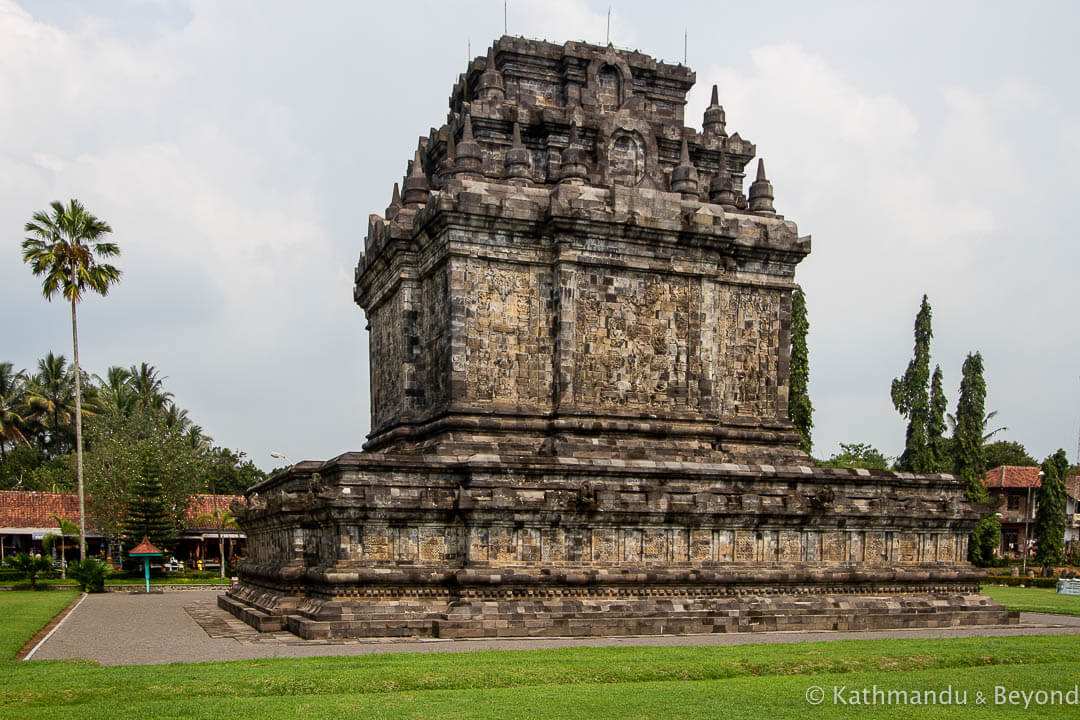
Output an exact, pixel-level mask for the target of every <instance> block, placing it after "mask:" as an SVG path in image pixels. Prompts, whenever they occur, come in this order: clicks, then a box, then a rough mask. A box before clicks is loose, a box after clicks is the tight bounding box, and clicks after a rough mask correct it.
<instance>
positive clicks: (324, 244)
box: [0, 0, 1080, 469]
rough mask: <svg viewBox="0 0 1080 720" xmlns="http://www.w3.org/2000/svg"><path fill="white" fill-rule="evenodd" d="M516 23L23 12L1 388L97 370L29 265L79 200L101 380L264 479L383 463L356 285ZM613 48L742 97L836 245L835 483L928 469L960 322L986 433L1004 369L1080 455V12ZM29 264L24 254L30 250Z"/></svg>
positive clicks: (1027, 417) (812, 289)
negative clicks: (373, 239) (130, 383)
mask: <svg viewBox="0 0 1080 720" xmlns="http://www.w3.org/2000/svg"><path fill="white" fill-rule="evenodd" d="M503 5H504V4H503V2H501V1H498V0H496V1H491V0H484V1H482V2H458V3H445V2H409V3H384V2H381V3H371V4H368V3H363V2H345V1H340V2H324V1H312V2H304V3H296V2H287V1H281V2H277V1H274V0H260V1H259V2H254V0H252V1H250V2H243V1H240V0H237V1H235V2H233V1H229V2H221V1H217V0H187V1H183V2H179V1H178V2H172V1H170V0H159V1H154V0H127V1H125V0H108V1H106V0H97V1H94V0H81V1H80V0H40V1H39V2H29V1H23V2H13V1H12V0H0V361H10V362H12V363H14V364H15V366H16V368H27V369H31V370H32V369H33V368H34V366H35V365H36V363H37V359H38V358H40V357H42V356H43V355H45V353H47V352H48V351H50V350H52V351H55V352H57V353H63V354H65V355H66V356H68V357H69V358H70V355H71V327H70V313H69V311H68V310H67V309H66V307H65V306H64V305H63V304H62V303H60V302H53V303H48V302H46V301H45V300H44V299H43V298H42V297H41V286H40V281H39V279H38V278H35V277H33V276H32V275H31V273H30V270H29V268H28V267H27V266H25V265H24V264H23V263H22V261H21V254H20V247H19V245H20V242H21V241H22V239H23V237H24V233H23V232H22V230H23V225H24V224H25V223H26V222H27V221H28V220H29V219H30V217H31V215H32V214H33V213H34V212H35V211H37V210H41V209H44V208H46V207H47V206H48V204H49V203H50V202H51V201H53V200H63V201H66V200H67V199H69V198H72V197H75V198H78V199H80V200H81V201H82V202H83V203H84V204H85V205H86V206H87V208H88V209H89V210H90V211H91V212H92V213H94V214H95V215H97V216H98V217H99V218H102V219H104V220H106V221H107V222H108V223H109V224H110V225H111V226H112V228H113V231H114V232H113V239H114V240H115V241H116V242H117V243H118V244H119V246H120V248H121V250H122V253H123V254H122V256H121V257H120V258H119V259H118V261H117V264H118V265H119V266H120V267H121V269H122V270H123V272H124V276H123V279H122V281H121V283H120V284H119V285H118V286H116V287H115V288H114V289H113V291H112V292H111V293H110V294H109V296H108V297H106V298H99V297H91V298H89V299H87V300H86V301H85V302H83V304H82V305H81V306H80V309H79V322H80V354H81V360H82V363H83V365H84V367H86V368H87V369H88V370H90V371H92V372H97V373H101V374H103V373H104V371H105V369H106V368H107V367H108V366H110V365H123V366H128V365H132V364H137V363H141V362H148V363H150V364H152V365H154V366H156V367H157V368H158V369H159V370H160V372H161V373H162V375H164V376H166V378H167V380H166V381H165V384H166V388H167V389H168V390H170V391H172V392H173V393H174V394H175V395H176V398H177V401H178V404H180V405H181V406H182V407H185V408H187V409H188V411H189V413H190V416H191V417H192V418H193V419H194V420H195V421H196V422H197V423H198V424H199V425H201V426H202V427H203V428H204V431H205V432H206V433H208V434H209V435H211V436H212V437H213V438H214V440H215V442H216V443H217V444H221V445H225V446H228V447H232V448H237V449H240V450H242V451H244V452H246V453H248V455H249V456H250V457H251V458H252V459H253V460H254V461H255V463H256V464H258V465H260V466H262V467H263V468H266V469H269V468H271V467H275V466H277V465H279V464H280V462H279V461H278V460H274V459H272V458H271V457H270V452H271V451H277V452H280V453H283V454H285V455H286V456H287V457H288V458H289V459H290V460H292V461H299V460H301V459H325V458H329V457H333V456H335V455H337V454H339V453H342V452H346V451H349V450H356V449H359V448H360V446H361V445H362V443H363V442H364V439H365V436H366V434H367V432H368V431H369V400H368V399H369V391H368V349H367V337H366V332H365V330H364V326H365V318H364V314H363V312H362V311H361V310H360V309H359V308H358V307H357V306H356V305H354V304H353V301H352V271H353V267H354V266H355V265H356V261H357V258H358V256H359V253H360V251H361V248H362V244H363V236H364V234H365V232H366V229H367V216H368V214H369V213H373V212H374V213H380V214H381V213H382V212H383V209H384V208H385V207H386V205H387V204H388V202H389V199H390V191H391V187H392V185H393V183H394V182H395V181H397V180H400V179H401V176H402V175H403V174H404V171H405V165H406V162H407V161H408V159H410V158H411V157H412V152H413V150H414V149H415V147H416V142H417V138H418V137H419V136H421V135H427V133H428V129H429V128H430V127H433V126H434V127H437V126H439V125H441V124H442V123H443V122H444V121H445V118H446V113H447V107H448V106H447V98H448V96H449V94H450V89H451V87H452V85H453V83H454V81H455V79H456V78H457V75H458V74H459V73H460V72H462V71H463V70H464V68H465V64H466V61H467V59H468V57H469V52H470V50H471V54H472V56H482V55H484V54H485V52H486V48H487V47H488V46H489V45H490V44H491V42H492V41H493V40H494V39H495V38H496V37H498V36H499V35H501V34H502V32H503V22H504V13H503V10H504V8H503ZM608 7H609V5H608V3H605V2H576V1H574V0H542V1H537V2H525V1H524V0H519V1H517V2H510V3H509V7H508V13H507V16H508V17H507V26H508V29H509V32H510V34H513V35H524V36H526V37H533V38H542V39H547V40H550V41H557V42H563V41H566V40H587V41H590V42H598V43H602V42H604V40H605V33H606V32H607V12H608ZM611 8H612V12H611V42H612V43H614V44H615V45H617V46H619V47H624V48H631V49H639V50H641V51H642V52H645V53H648V54H650V55H652V56H654V57H656V58H658V59H662V60H666V61H668V62H680V61H682V60H683V53H684V32H685V33H686V37H685V49H686V61H687V63H688V64H689V65H690V66H691V67H692V68H693V69H694V70H695V71H696V72H697V85H696V86H695V88H694V89H693V90H692V91H691V94H690V96H689V100H688V105H687V110H686V122H687V124H688V125H690V126H693V127H698V128H700V124H701V117H702V111H703V110H704V108H705V106H706V105H707V103H708V99H709V90H710V88H711V86H712V84H713V83H715V84H717V85H718V87H719V96H720V102H721V104H723V105H724V107H725V109H726V111H727V120H728V131H729V132H735V131H738V132H739V133H740V135H741V136H742V137H744V138H746V139H749V140H750V141H752V142H754V143H756V145H757V148H758V153H759V156H760V157H763V158H764V159H765V161H766V166H767V169H768V174H769V179H770V180H771V181H772V183H773V185H774V188H775V192H776V207H777V210H778V211H779V212H780V213H782V214H784V215H785V216H786V217H787V218H789V219H791V220H794V221H795V222H796V223H798V226H799V231H800V234H804V235H805V234H809V235H812V236H813V251H812V253H811V255H810V256H809V257H808V258H807V259H806V260H805V261H804V262H803V263H802V264H801V265H800V266H799V268H798V271H797V281H798V282H799V283H800V284H801V285H802V287H803V288H804V290H805V292H806V295H807V302H808V306H809V314H810V322H811V328H810V336H809V345H810V361H811V369H810V372H811V381H810V394H811V400H812V401H813V404H814V407H815V415H814V422H815V434H814V442H815V445H814V454H815V455H816V456H819V457H828V456H829V455H831V454H832V453H834V452H837V451H838V450H839V443H841V442H844V443H855V442H865V443H870V444H872V445H874V446H875V447H877V448H879V449H880V450H882V451H883V452H884V453H885V454H886V455H890V456H895V455H898V454H899V453H900V452H901V451H902V449H903V441H904V424H905V422H904V420H903V418H901V417H900V416H899V415H898V414H897V413H896V411H895V410H894V409H893V406H892V404H891V401H890V399H889V386H890V382H891V380H892V379H893V378H894V377H898V376H899V375H901V374H902V373H903V372H904V369H905V367H906V365H907V363H908V360H909V359H910V357H911V354H912V345H913V334H912V333H913V324H914V318H915V313H916V312H917V310H918V306H919V302H920V300H921V297H922V295H923V294H924V293H926V294H927V295H928V296H929V299H930V303H931V305H932V307H933V327H934V341H933V346H932V356H933V357H932V362H933V363H935V364H940V365H941V367H942V370H943V372H944V376H945V387H946V390H947V392H948V394H949V406H950V411H951V412H952V411H954V408H955V404H956V397H957V390H958V387H959V383H960V368H961V365H962V363H963V360H964V357H965V356H966V354H967V353H969V352H973V351H976V350H977V351H980V352H981V353H982V355H983V359H984V363H985V367H986V380H987V386H988V397H987V409H988V410H994V411H997V413H998V414H997V416H996V418H995V419H994V421H995V424H994V425H993V427H997V426H1006V427H1007V428H1008V429H1007V430H1006V431H1004V432H1002V433H1000V434H999V435H998V437H999V438H1004V439H1009V440H1016V441H1019V442H1022V443H1023V444H1024V445H1025V446H1026V447H1027V449H1028V450H1029V452H1030V453H1031V454H1032V455H1034V456H1035V457H1036V458H1040V459H1041V458H1042V457H1044V456H1046V455H1047V454H1049V453H1051V452H1053V451H1055V450H1056V449H1057V448H1059V447H1061V448H1065V450H1066V451H1067V452H1068V454H1069V457H1070V459H1072V460H1073V462H1075V461H1076V460H1075V455H1076V451H1077V442H1078V432H1080V362H1078V359H1080V332H1078V331H1077V310H1078V309H1080V300H1078V299H1077V298H1078V294H1077V292H1076V288H1075V282H1074V278H1075V275H1076V273H1075V269H1076V268H1077V266H1078V265H1080V239H1078V238H1077V237H1076V233H1075V227H1076V222H1075V219H1074V217H1073V215H1074V212H1075V207H1076V203H1075V198H1077V197H1080V99H1078V93H1077V92H1076V82H1075V72H1076V68H1077V67H1080V57H1078V54H1080V51H1078V50H1077V49H1076V43H1075V29H1076V27H1078V24H1080V4H1076V3H1071V2H1050V1H1046V2H1039V3H1030V4H1019V5H1018V4H1016V3H1006V2H983V1H973V2H961V1H957V2H941V1H938V2H919V1H912V2H903V3H895V2H890V3H886V2H881V3H877V2H829V1H826V0H822V1H821V2H815V3H804V2H790V3H785V2H765V3H739V4H733V3H717V2H701V3H658V2H655V1H654V2H617V3H613V4H612V5H611ZM5 237H6V239H4V238H5Z"/></svg>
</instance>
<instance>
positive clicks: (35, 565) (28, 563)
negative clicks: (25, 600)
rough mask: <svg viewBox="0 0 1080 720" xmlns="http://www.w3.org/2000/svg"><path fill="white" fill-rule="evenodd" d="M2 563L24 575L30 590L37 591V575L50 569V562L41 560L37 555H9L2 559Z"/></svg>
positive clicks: (44, 559)
mask: <svg viewBox="0 0 1080 720" xmlns="http://www.w3.org/2000/svg"><path fill="white" fill-rule="evenodd" d="M4 562H5V563H7V564H8V566H9V567H12V568H14V569H16V570H18V571H19V573H20V574H23V575H26V577H27V578H29V579H30V589H31V590H37V579H38V574H39V573H45V572H48V571H49V570H51V569H52V561H51V560H49V558H43V557H41V556H39V555H31V554H29V553H19V554H18V555H9V556H8V557H6V558H5V559H4Z"/></svg>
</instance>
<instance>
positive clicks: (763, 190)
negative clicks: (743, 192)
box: [749, 158, 776, 215]
mask: <svg viewBox="0 0 1080 720" xmlns="http://www.w3.org/2000/svg"><path fill="white" fill-rule="evenodd" d="M749 199H750V210H751V212H759V213H768V214H770V215H773V214H776V208H774V207H773V199H774V197H773V186H772V183H771V182H769V179H768V178H766V177H765V160H764V159H762V158H758V165H757V178H756V179H755V180H754V182H753V184H752V185H750V198H749Z"/></svg>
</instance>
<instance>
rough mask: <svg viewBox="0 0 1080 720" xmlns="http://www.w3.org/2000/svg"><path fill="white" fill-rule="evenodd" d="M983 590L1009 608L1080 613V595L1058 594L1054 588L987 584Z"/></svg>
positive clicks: (1028, 610)
mask: <svg viewBox="0 0 1080 720" xmlns="http://www.w3.org/2000/svg"><path fill="white" fill-rule="evenodd" d="M982 592H983V595H989V596H990V597H992V598H994V599H995V600H997V601H998V602H999V603H1001V604H1002V605H1003V606H1004V607H1006V608H1008V609H1009V610H1020V611H1021V612H1041V613H1059V614H1061V615H1080V595H1058V594H1057V593H1056V592H1055V591H1054V590H1053V589H1052V588H1022V587H1002V586H1000V585H987V586H986V587H984V588H983V589H982Z"/></svg>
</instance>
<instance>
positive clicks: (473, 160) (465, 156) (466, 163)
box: [454, 115, 483, 176]
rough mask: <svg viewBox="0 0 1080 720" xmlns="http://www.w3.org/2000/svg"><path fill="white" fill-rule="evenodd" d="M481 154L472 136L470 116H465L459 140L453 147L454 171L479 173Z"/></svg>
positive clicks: (474, 174)
mask: <svg viewBox="0 0 1080 720" xmlns="http://www.w3.org/2000/svg"><path fill="white" fill-rule="evenodd" d="M482 161H483V155H482V154H481V152H480V145H479V143H477V142H476V140H475V139H474V138H473V131H472V116H471V115H466V116H465V127H464V128H462V130H461V142H459V143H457V145H456V146H455V148H454V171H455V173H456V174H460V175H471V176H479V175H480V165H481V163H482Z"/></svg>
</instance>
